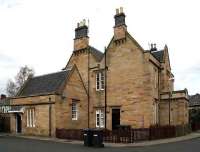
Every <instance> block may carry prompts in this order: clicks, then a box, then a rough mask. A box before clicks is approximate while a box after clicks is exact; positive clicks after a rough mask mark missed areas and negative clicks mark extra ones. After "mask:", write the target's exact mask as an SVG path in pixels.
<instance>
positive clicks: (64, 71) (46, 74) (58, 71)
mask: <svg viewBox="0 0 200 152" xmlns="http://www.w3.org/2000/svg"><path fill="white" fill-rule="evenodd" d="M67 71H71V69H65V70H62V71H58V72H52V73H47V74H42V75H38V76H34V77H32V78H30V79H34V78H39V77H43V76H48V75H53V74H58V73H62V72H67Z"/></svg>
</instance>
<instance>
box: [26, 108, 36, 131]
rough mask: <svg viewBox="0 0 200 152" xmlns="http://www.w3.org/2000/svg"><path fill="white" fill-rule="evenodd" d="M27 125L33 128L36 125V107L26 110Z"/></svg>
mask: <svg viewBox="0 0 200 152" xmlns="http://www.w3.org/2000/svg"><path fill="white" fill-rule="evenodd" d="M26 121H27V122H26V126H27V127H30V128H33V127H35V126H36V119H35V108H29V109H27V111H26Z"/></svg>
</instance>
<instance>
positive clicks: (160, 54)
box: [151, 50, 164, 62]
mask: <svg viewBox="0 0 200 152" xmlns="http://www.w3.org/2000/svg"><path fill="white" fill-rule="evenodd" d="M151 54H152V55H153V56H154V57H155V58H156V59H157V60H158V61H160V62H162V61H163V55H164V50H160V51H152V52H151Z"/></svg>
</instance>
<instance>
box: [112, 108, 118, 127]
mask: <svg viewBox="0 0 200 152" xmlns="http://www.w3.org/2000/svg"><path fill="white" fill-rule="evenodd" d="M119 125H120V109H112V130H115V129H117V128H118V126H119Z"/></svg>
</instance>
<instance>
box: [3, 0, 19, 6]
mask: <svg viewBox="0 0 200 152" xmlns="http://www.w3.org/2000/svg"><path fill="white" fill-rule="evenodd" d="M16 5H17V0H0V7H5V8H12V7H14V6H16Z"/></svg>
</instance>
